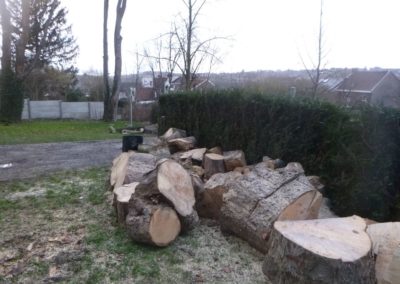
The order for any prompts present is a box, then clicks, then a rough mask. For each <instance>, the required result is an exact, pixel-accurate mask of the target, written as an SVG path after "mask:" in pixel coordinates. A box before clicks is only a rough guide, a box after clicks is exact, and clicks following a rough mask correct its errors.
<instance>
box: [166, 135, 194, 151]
mask: <svg viewBox="0 0 400 284" xmlns="http://www.w3.org/2000/svg"><path fill="white" fill-rule="evenodd" d="M195 146H196V138H194V137H193V136H190V137H185V138H177V139H171V140H168V149H169V152H170V153H171V154H174V153H176V152H184V151H189V150H191V149H193V148H194V147H195Z"/></svg>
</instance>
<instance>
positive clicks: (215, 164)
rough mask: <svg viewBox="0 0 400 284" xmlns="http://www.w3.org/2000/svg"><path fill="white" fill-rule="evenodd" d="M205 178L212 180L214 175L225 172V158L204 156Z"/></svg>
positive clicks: (213, 155)
mask: <svg viewBox="0 0 400 284" xmlns="http://www.w3.org/2000/svg"><path fill="white" fill-rule="evenodd" d="M203 164H204V176H205V178H207V179H208V178H210V177H211V176H213V175H214V174H217V173H224V172H225V163H224V156H222V155H218V154H213V153H208V154H205V155H204V159H203Z"/></svg>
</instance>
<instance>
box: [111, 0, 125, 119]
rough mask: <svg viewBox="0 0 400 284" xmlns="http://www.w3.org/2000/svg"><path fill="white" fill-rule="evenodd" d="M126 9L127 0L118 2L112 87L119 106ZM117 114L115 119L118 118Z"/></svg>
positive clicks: (115, 101) (114, 99) (113, 95)
mask: <svg viewBox="0 0 400 284" xmlns="http://www.w3.org/2000/svg"><path fill="white" fill-rule="evenodd" d="M125 8H126V0H118V4H117V18H116V20H115V31H114V53H115V69H114V81H113V86H112V100H113V101H114V103H115V104H118V94H119V88H120V84H121V71H122V55H121V45H122V36H121V23H122V18H123V17H124V13H125ZM116 115H117V114H116V113H115V114H114V117H116Z"/></svg>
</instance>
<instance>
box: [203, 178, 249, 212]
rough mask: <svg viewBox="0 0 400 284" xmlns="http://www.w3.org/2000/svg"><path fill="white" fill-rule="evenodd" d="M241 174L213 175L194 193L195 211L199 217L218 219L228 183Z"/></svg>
mask: <svg viewBox="0 0 400 284" xmlns="http://www.w3.org/2000/svg"><path fill="white" fill-rule="evenodd" d="M241 176H242V175H241V174H240V173H238V172H228V173H226V174H215V175H213V176H212V177H211V178H210V179H209V180H208V181H207V182H206V184H205V185H204V186H203V190H201V191H200V192H198V193H197V195H196V211H197V213H198V214H199V216H200V217H203V218H210V219H216V220H219V216H220V212H221V206H222V200H223V195H224V193H226V192H227V191H228V188H229V184H230V183H234V182H235V180H236V179H237V178H238V177H241Z"/></svg>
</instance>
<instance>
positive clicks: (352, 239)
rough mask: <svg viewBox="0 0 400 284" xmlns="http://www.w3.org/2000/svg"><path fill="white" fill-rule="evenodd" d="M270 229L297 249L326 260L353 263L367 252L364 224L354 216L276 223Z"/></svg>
mask: <svg viewBox="0 0 400 284" xmlns="http://www.w3.org/2000/svg"><path fill="white" fill-rule="evenodd" d="M274 228H275V229H276V230H277V231H279V232H280V233H281V234H282V235H283V236H284V237H285V238H287V239H288V240H291V241H293V242H295V243H296V244H297V245H299V246H302V247H303V248H306V249H307V250H309V251H311V252H313V253H315V254H318V255H320V256H323V257H326V258H330V259H341V260H342V261H344V262H353V261H356V260H358V259H359V258H360V257H362V256H365V255H367V254H368V253H369V252H370V250H371V240H370V238H369V236H368V234H366V232H365V230H366V224H365V222H364V220H363V219H362V218H360V217H357V216H352V217H348V218H331V219H319V220H304V221H277V222H275V224H274ZM332 248H334V249H332Z"/></svg>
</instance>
